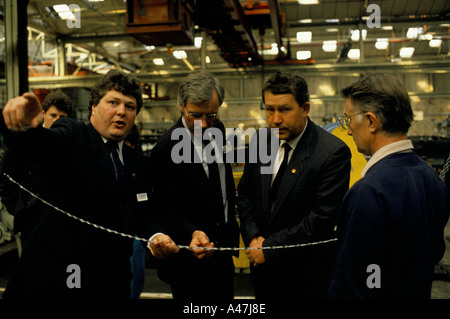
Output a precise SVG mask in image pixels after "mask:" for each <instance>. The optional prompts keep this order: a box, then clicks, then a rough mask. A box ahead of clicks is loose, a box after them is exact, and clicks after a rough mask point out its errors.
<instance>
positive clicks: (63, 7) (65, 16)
mask: <svg viewBox="0 0 450 319" xmlns="http://www.w3.org/2000/svg"><path fill="white" fill-rule="evenodd" d="M53 10H55V11H56V13H58V15H59V17H60V18H61V19H62V20H76V18H75V15H74V14H73V13H72V11H71V10H70V8H69V6H68V5H67V4H55V5H54V6H53Z"/></svg>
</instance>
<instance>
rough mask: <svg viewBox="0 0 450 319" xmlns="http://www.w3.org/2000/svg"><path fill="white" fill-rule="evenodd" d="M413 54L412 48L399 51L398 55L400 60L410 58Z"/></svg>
mask: <svg viewBox="0 0 450 319" xmlns="http://www.w3.org/2000/svg"><path fill="white" fill-rule="evenodd" d="M413 54H414V48H413V47H404V48H401V49H400V52H399V55H400V57H401V58H410V57H412V55H413Z"/></svg>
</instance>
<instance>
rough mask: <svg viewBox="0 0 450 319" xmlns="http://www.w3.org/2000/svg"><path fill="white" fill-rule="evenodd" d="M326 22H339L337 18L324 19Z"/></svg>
mask: <svg viewBox="0 0 450 319" xmlns="http://www.w3.org/2000/svg"><path fill="white" fill-rule="evenodd" d="M325 22H326V23H339V19H326V20H325Z"/></svg>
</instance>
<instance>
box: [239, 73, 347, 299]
mask: <svg viewBox="0 0 450 319" xmlns="http://www.w3.org/2000/svg"><path fill="white" fill-rule="evenodd" d="M262 98H263V102H264V105H265V109H266V115H267V122H268V124H269V127H270V129H272V130H273V129H276V130H277V131H278V133H274V134H275V136H276V137H278V138H279V140H280V147H279V149H277V154H276V158H278V161H275V163H277V162H278V163H279V164H278V165H277V164H275V165H274V168H275V170H274V172H273V174H262V171H261V168H262V167H263V166H264V165H265V164H263V163H261V162H257V163H246V164H245V167H244V174H243V175H242V178H241V181H240V183H239V185H238V201H237V207H238V212H239V218H240V221H241V232H242V236H243V239H244V242H245V244H246V246H250V247H251V248H255V249H249V250H248V251H247V253H248V256H249V259H250V263H251V277H252V283H253V286H254V288H255V297H256V298H258V299H259V298H263V299H292V298H325V296H326V292H327V289H328V285H329V281H330V278H331V274H332V271H333V267H334V262H335V256H336V251H335V249H336V246H335V242H328V243H324V244H319V245H314V246H308V247H297V248H280V249H268V248H270V247H274V246H284V245H297V244H298V245H301V244H309V243H314V242H319V241H325V240H329V239H333V238H335V234H334V227H335V222H336V213H337V210H338V206H339V204H340V202H341V200H342V198H343V197H344V195H345V192H346V191H347V190H348V186H349V181H350V167H351V163H350V159H351V153H350V149H349V148H348V147H347V145H345V143H344V142H343V141H342V140H340V139H339V138H337V137H336V136H334V135H332V134H330V133H328V132H326V131H325V130H323V129H322V128H320V127H318V126H317V125H316V124H315V123H314V122H313V121H312V120H311V119H310V118H309V116H308V114H309V110H310V107H311V106H310V102H309V92H308V86H307V83H306V81H305V79H304V78H303V77H302V76H301V75H300V74H298V73H296V72H281V71H280V72H277V73H276V74H274V75H273V76H271V77H270V78H269V80H268V81H267V82H266V83H265V85H264V87H263V90H262ZM263 130H266V129H263ZM263 130H260V131H259V132H258V133H257V134H256V137H254V139H257V140H258V142H257V144H258V146H260V143H263V140H264V138H263V137H262V136H263V133H264V131H263ZM268 135H269V136H270V134H268ZM251 143H252V142H251ZM266 143H267V145H270V144H271V141H266ZM261 145H263V144H261ZM283 168H285V169H283ZM277 189H278V191H277ZM258 248H263V249H264V250H261V249H258Z"/></svg>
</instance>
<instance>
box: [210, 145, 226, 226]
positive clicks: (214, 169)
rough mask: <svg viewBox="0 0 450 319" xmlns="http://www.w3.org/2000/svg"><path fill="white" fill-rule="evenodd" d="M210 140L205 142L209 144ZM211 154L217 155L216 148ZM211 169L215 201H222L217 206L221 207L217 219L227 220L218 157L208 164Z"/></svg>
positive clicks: (219, 220)
mask: <svg viewBox="0 0 450 319" xmlns="http://www.w3.org/2000/svg"><path fill="white" fill-rule="evenodd" d="M209 143H210V142H207V143H206V144H205V146H206V145H208V144H209ZM211 155H213V156H214V155H215V150H214V149H213V150H212V151H211ZM214 158H215V157H214ZM208 171H209V181H210V183H211V189H212V193H213V198H214V201H217V202H218V203H220V205H218V206H217V207H220V209H218V211H217V219H218V222H220V223H223V222H225V216H224V209H223V195H222V187H221V182H220V173H219V165H217V162H216V159H214V161H213V162H212V163H209V164H208Z"/></svg>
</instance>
